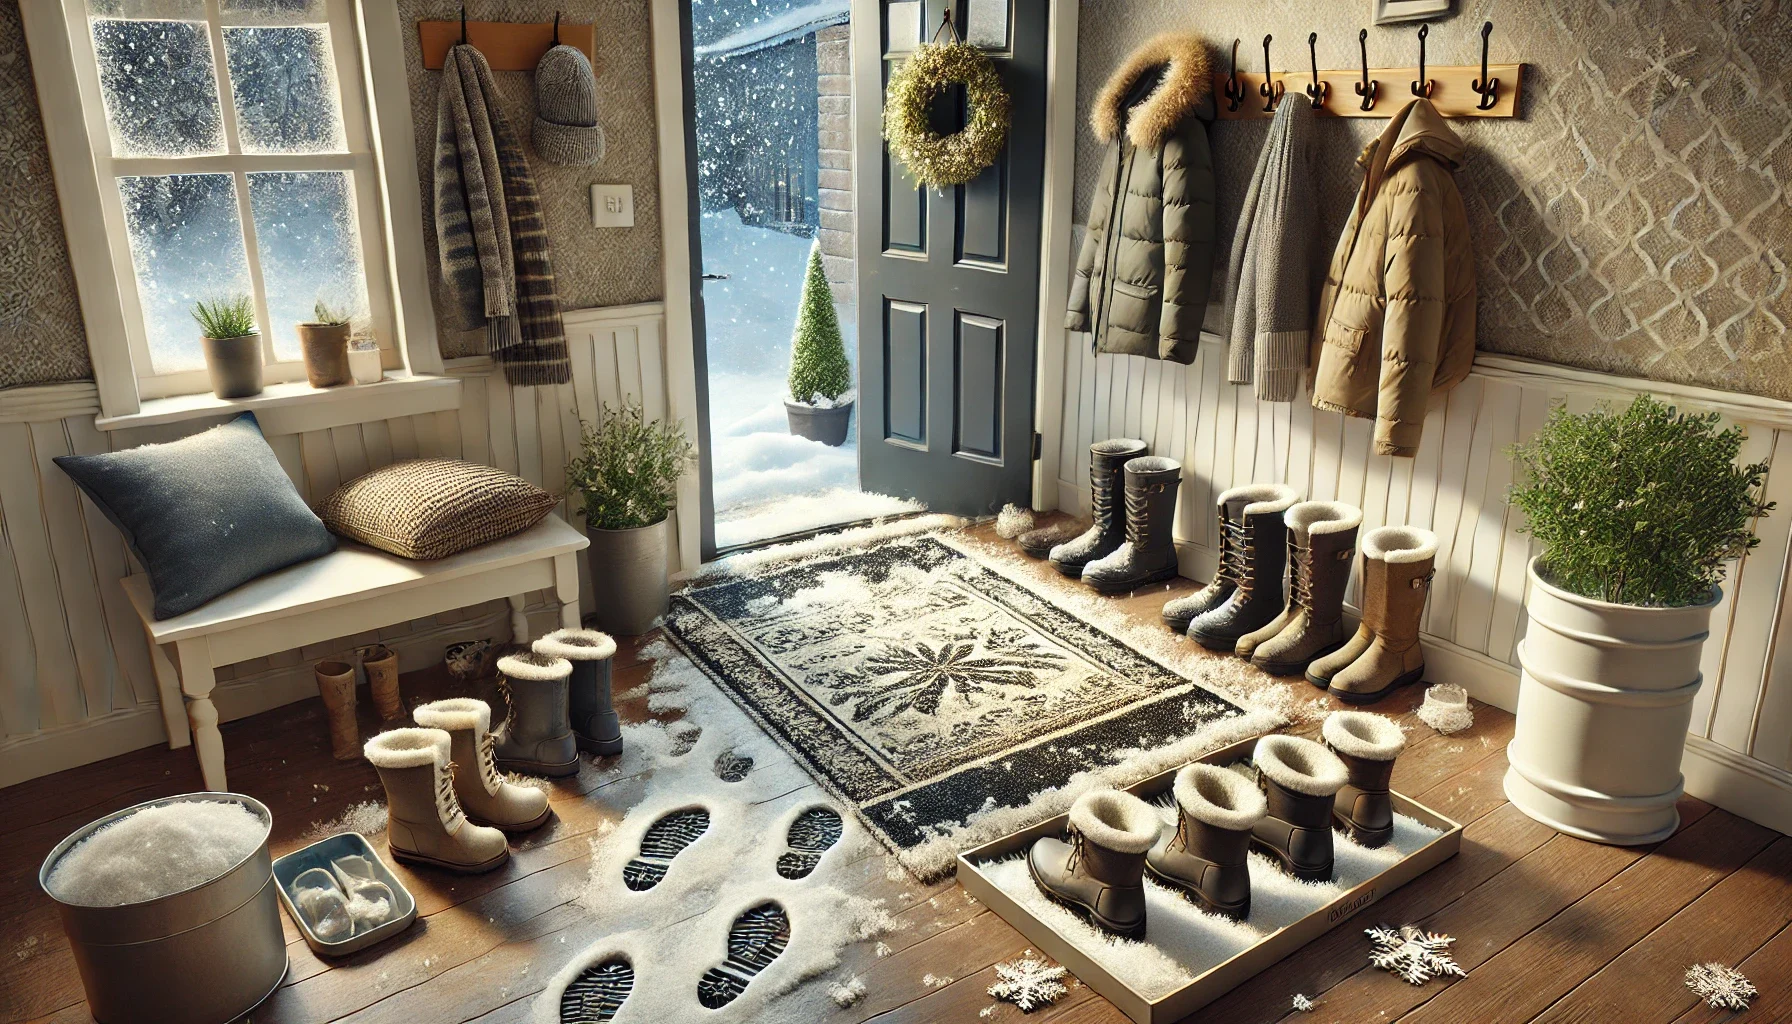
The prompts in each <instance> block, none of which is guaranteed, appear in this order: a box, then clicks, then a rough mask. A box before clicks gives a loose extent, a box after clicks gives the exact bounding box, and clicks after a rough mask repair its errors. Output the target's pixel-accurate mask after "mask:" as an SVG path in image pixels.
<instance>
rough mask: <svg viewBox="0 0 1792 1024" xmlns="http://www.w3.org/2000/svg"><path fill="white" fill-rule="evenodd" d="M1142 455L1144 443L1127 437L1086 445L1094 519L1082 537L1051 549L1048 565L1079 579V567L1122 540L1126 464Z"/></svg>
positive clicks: (1080, 573)
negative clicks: (1122, 495) (1122, 506)
mask: <svg viewBox="0 0 1792 1024" xmlns="http://www.w3.org/2000/svg"><path fill="white" fill-rule="evenodd" d="M1143 454H1145V442H1143V441H1135V440H1133V439H1132V438H1128V437H1117V438H1114V439H1112V440H1108V441H1097V442H1095V443H1094V444H1092V445H1090V446H1089V515H1090V518H1092V519H1093V520H1094V522H1093V523H1092V524H1091V525H1090V526H1089V528H1088V529H1087V530H1085V531H1083V534H1082V536H1080V537H1077V538H1076V539H1074V540H1069V541H1065V542H1064V543H1062V544H1059V545H1058V546H1057V547H1055V548H1052V552H1051V561H1052V567H1053V568H1055V569H1057V570H1058V571H1059V572H1061V573H1063V574H1064V575H1066V576H1068V577H1070V578H1071V579H1073V580H1074V579H1081V578H1082V575H1083V566H1085V565H1088V564H1089V563H1090V562H1093V561H1095V560H1096V559H1098V558H1106V557H1107V556H1108V555H1109V554H1111V553H1113V551H1114V549H1115V548H1117V547H1119V546H1120V545H1121V544H1122V543H1124V542H1125V540H1126V517H1125V516H1124V515H1123V514H1122V512H1121V510H1120V500H1121V493H1122V492H1123V491H1124V490H1125V487H1126V480H1125V476H1126V463H1127V460H1128V459H1136V458H1138V457H1139V456H1141V455H1143Z"/></svg>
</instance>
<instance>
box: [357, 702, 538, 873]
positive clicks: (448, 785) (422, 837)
mask: <svg viewBox="0 0 1792 1024" xmlns="http://www.w3.org/2000/svg"><path fill="white" fill-rule="evenodd" d="M451 749H452V741H450V740H449V738H448V734H447V733H445V732H443V731H442V730H440V729H392V730H390V731H387V732H383V733H380V734H379V735H378V736H375V737H374V738H373V739H371V740H368V741H367V746H366V747H365V748H364V752H365V753H366V755H367V760H369V761H372V762H373V766H374V767H375V768H377V769H379V773H380V782H381V783H382V784H384V785H385V787H386V809H387V812H388V818H389V821H388V824H387V827H386V837H387V839H388V840H389V841H390V843H391V849H392V856H394V857H396V858H397V859H399V860H401V861H405V862H406V863H411V864H427V865H429V866H430V867H438V868H446V869H448V870H449V871H458V872H461V873H463V874H477V873H479V872H482V871H490V870H492V869H493V868H495V867H498V866H499V865H501V864H503V863H504V862H505V861H506V860H509V859H510V848H509V847H508V846H506V845H505V844H504V833H502V832H500V831H498V830H497V829H495V828H486V827H485V826H483V825H475V824H473V823H472V822H470V821H468V820H467V816H466V813H465V812H463V811H462V810H461V809H460V801H458V800H456V799H455V797H454V764H453V762H452V761H451V760H450V758H449V752H450V750H451Z"/></svg>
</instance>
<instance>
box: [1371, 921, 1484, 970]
mask: <svg viewBox="0 0 1792 1024" xmlns="http://www.w3.org/2000/svg"><path fill="white" fill-rule="evenodd" d="M1363 934H1365V935H1367V936H1369V940H1370V941H1371V942H1373V943H1375V949H1374V950H1373V951H1372V952H1370V954H1369V963H1370V964H1371V965H1373V966H1375V967H1379V968H1381V969H1382V970H1384V971H1391V972H1393V973H1394V974H1398V975H1399V976H1400V977H1402V978H1405V979H1406V980H1407V981H1408V982H1409V983H1411V984H1414V985H1423V984H1425V983H1426V982H1427V981H1430V980H1431V979H1432V978H1436V977H1441V976H1442V975H1445V974H1453V975H1455V976H1456V977H1458V978H1460V977H1463V976H1464V972H1463V970H1462V968H1461V967H1458V966H1457V965H1456V961H1455V960H1454V959H1452V958H1451V956H1450V943H1452V942H1455V941H1456V940H1455V939H1453V938H1451V937H1450V936H1448V935H1443V934H1440V933H1438V932H1427V931H1424V930H1422V929H1420V928H1417V927H1415V926H1413V925H1410V924H1403V925H1401V926H1400V927H1399V929H1398V930H1396V929H1393V928H1389V927H1388V926H1386V925H1377V926H1375V927H1374V928H1366V929H1364V930H1363Z"/></svg>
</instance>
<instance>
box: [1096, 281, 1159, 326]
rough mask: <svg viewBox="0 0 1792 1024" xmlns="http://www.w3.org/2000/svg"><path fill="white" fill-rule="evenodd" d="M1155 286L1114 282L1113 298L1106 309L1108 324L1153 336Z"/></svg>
mask: <svg viewBox="0 0 1792 1024" xmlns="http://www.w3.org/2000/svg"><path fill="white" fill-rule="evenodd" d="M1157 296H1158V288H1157V286H1156V285H1139V284H1131V283H1129V282H1126V281H1115V282H1114V297H1113V302H1112V304H1111V305H1110V306H1109V307H1108V323H1109V324H1111V325H1112V326H1115V327H1118V328H1120V329H1122V330H1125V331H1131V332H1132V333H1134V334H1145V335H1152V336H1155V335H1156V334H1157V321H1158V310H1159V305H1158V301H1157Z"/></svg>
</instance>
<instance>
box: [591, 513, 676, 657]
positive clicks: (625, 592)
mask: <svg viewBox="0 0 1792 1024" xmlns="http://www.w3.org/2000/svg"><path fill="white" fill-rule="evenodd" d="M668 521H669V520H668V519H662V520H660V521H659V522H657V523H654V524H653V525H652V526H639V527H636V528H634V529H632V530H604V529H600V528H598V527H595V526H588V527H586V528H585V536H587V537H589V538H591V546H590V547H589V548H587V549H586V551H585V557H586V559H587V560H588V562H589V564H590V566H591V596H592V598H593V600H594V601H595V603H596V607H597V611H596V614H595V616H594V617H595V618H596V620H597V628H598V629H601V630H603V631H604V632H606V633H612V634H616V635H619V636H640V635H641V634H642V633H645V632H647V631H648V630H650V629H652V628H653V624H654V622H655V620H657V619H658V618H659V617H660V616H662V615H664V614H666V605H667V600H668V597H669V593H670V592H669V590H668V587H667V563H666V550H667V544H668V540H667V538H668V537H669V535H670V532H669V530H668V528H667V522H668Z"/></svg>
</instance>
